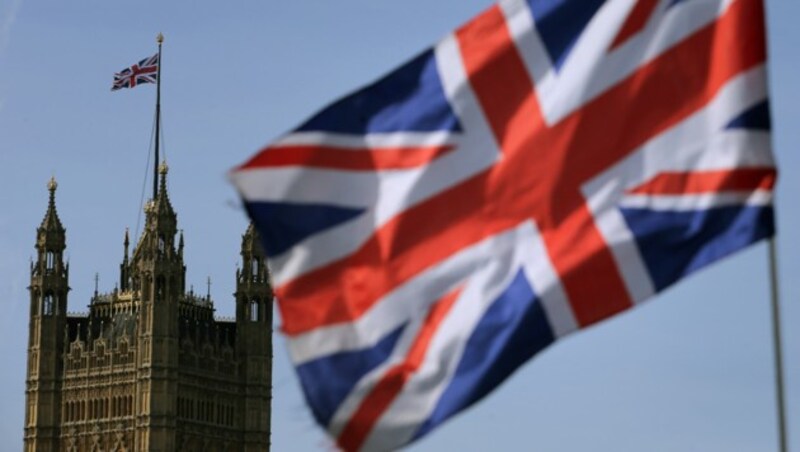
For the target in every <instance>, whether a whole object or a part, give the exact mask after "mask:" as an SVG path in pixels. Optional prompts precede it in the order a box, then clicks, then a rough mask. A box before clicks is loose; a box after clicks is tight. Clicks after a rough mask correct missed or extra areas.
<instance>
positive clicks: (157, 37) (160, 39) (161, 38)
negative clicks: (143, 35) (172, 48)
mask: <svg viewBox="0 0 800 452" xmlns="http://www.w3.org/2000/svg"><path fill="white" fill-rule="evenodd" d="M156 42H157V43H158V44H159V45H161V43H162V42H164V35H163V34H161V33H159V34H158V36H156Z"/></svg>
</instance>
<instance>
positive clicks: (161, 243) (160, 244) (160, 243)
mask: <svg viewBox="0 0 800 452" xmlns="http://www.w3.org/2000/svg"><path fill="white" fill-rule="evenodd" d="M166 249H167V241H166V240H165V239H164V235H163V234H162V235H159V236H158V252H159V253H161V254H164V250H166Z"/></svg>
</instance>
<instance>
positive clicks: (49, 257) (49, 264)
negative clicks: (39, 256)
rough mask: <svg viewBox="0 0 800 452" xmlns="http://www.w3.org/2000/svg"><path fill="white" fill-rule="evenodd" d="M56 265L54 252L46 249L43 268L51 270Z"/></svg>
mask: <svg viewBox="0 0 800 452" xmlns="http://www.w3.org/2000/svg"><path fill="white" fill-rule="evenodd" d="M55 267H56V254H55V253H54V252H52V251H48V252H47V254H45V269H46V270H47V271H52V270H53V269H54V268H55Z"/></svg>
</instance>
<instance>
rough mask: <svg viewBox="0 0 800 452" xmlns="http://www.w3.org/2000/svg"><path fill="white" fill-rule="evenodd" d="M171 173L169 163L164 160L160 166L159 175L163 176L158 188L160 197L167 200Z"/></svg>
mask: <svg viewBox="0 0 800 452" xmlns="http://www.w3.org/2000/svg"><path fill="white" fill-rule="evenodd" d="M168 172H169V166H167V161H166V160H163V161H162V162H161V164H160V165H158V174H160V175H161V186H160V187H159V188H158V197H159V198H165V197H166V196H167V173H168Z"/></svg>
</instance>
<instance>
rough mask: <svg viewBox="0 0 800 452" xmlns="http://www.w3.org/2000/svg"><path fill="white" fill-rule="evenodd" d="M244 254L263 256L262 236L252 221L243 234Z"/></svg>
mask: <svg viewBox="0 0 800 452" xmlns="http://www.w3.org/2000/svg"><path fill="white" fill-rule="evenodd" d="M241 253H242V256H244V255H251V256H263V255H264V250H263V248H262V247H261V237H260V236H259V234H258V229H256V226H255V224H253V222H252V221H251V222H250V224H249V225H248V226H247V230H246V231H245V232H244V235H242V252H241Z"/></svg>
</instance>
